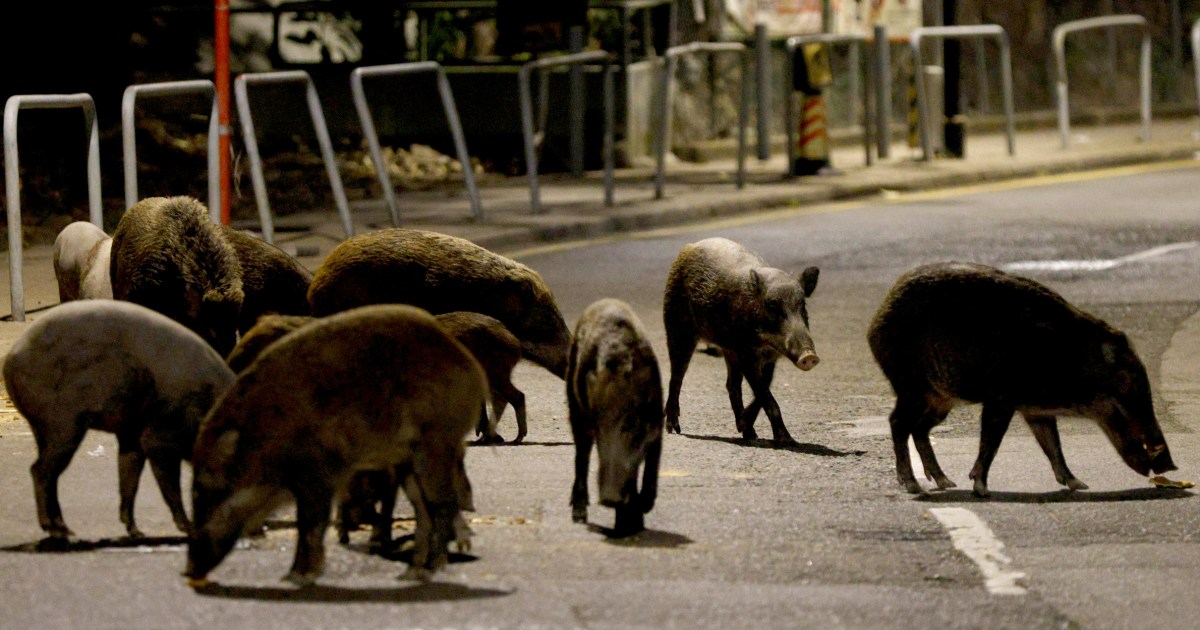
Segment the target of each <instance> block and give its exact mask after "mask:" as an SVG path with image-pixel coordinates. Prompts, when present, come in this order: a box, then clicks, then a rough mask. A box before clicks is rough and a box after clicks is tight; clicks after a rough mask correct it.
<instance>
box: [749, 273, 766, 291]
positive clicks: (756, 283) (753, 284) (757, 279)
mask: <svg viewBox="0 0 1200 630" xmlns="http://www.w3.org/2000/svg"><path fill="white" fill-rule="evenodd" d="M750 289H751V290H753V291H754V294H755V295H762V294H763V291H765V290H766V287H764V286H763V279H762V276H760V275H758V270H757V269H751V270H750Z"/></svg>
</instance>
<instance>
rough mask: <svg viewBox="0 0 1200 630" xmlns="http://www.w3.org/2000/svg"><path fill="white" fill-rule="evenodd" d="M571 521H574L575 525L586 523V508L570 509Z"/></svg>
mask: <svg viewBox="0 0 1200 630" xmlns="http://www.w3.org/2000/svg"><path fill="white" fill-rule="evenodd" d="M571 520H572V521H575V522H576V523H586V522H587V508H586V507H573V508H571Z"/></svg>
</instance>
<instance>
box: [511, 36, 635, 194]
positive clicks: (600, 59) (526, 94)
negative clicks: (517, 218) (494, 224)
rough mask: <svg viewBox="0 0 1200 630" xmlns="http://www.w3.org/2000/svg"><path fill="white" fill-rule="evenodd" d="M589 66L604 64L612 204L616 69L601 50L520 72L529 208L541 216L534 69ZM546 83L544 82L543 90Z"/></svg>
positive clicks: (542, 106)
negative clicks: (614, 81)
mask: <svg viewBox="0 0 1200 630" xmlns="http://www.w3.org/2000/svg"><path fill="white" fill-rule="evenodd" d="M587 64H604V87H603V90H604V146H603V148H602V152H603V154H604V205H606V206H611V205H613V118H614V114H613V73H614V72H615V71H616V69H617V67H616V65H614V64H613V62H612V55H611V54H609V53H607V52H604V51H602V50H589V51H587V52H580V53H572V54H569V55H561V56H557V57H543V58H541V59H535V60H533V61H529V62H526V63H525V64H522V65H521V68H520V69H519V70H517V92H518V96H519V97H520V99H521V136H522V139H523V140H524V142H525V170H526V173H527V174H528V176H529V197H530V206H531V208H532V210H533V212H534V213H541V212H542V211H543V210H542V193H541V189H540V188H538V160H537V146H536V144H537V140H536V139H535V137H534V134H535V131H534V125H533V95H532V94H531V87H530V75H532V74H533V72H534V71H535V70H538V71H544V70H547V69H550V68H556V67H559V66H580V65H587ZM544 86H545V84H544V83H543V87H544ZM546 98H547V95H546V91H545V90H544V89H543V90H542V91H541V93H540V94H539V95H538V105H539V108H538V109H539V111H540V112H541V113H542V114H545V113H546V112H547V109H546Z"/></svg>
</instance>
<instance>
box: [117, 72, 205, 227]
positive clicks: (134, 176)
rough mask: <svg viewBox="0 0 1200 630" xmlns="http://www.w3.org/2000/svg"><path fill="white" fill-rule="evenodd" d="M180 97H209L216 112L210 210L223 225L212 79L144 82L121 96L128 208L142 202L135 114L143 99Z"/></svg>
mask: <svg viewBox="0 0 1200 630" xmlns="http://www.w3.org/2000/svg"><path fill="white" fill-rule="evenodd" d="M179 94H209V95H211V96H212V109H211V110H210V111H209V114H208V211H209V215H210V216H211V217H212V220H213V223H220V222H221V181H220V178H219V175H218V173H219V171H220V164H219V163H218V161H217V160H218V157H219V156H220V153H219V149H217V141H218V136H217V90H216V88H215V87H213V82H212V81H209V80H208V79H198V80H195V81H168V82H165V83H143V84H141V85H131V86H129V87H127V88H125V94H124V95H123V96H122V97H121V153H122V158H123V160H124V166H125V208H126V209H129V207H130V206H132V205H133V204H135V203H137V202H138V183H137V182H138V173H137V133H136V129H135V128H134V115H135V113H136V108H137V99H138V97H139V96H175V95H179Z"/></svg>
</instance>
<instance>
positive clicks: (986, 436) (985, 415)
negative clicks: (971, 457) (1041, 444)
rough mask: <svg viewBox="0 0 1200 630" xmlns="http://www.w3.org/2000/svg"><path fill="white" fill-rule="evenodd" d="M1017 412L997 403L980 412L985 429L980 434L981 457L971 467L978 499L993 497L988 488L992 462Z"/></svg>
mask: <svg viewBox="0 0 1200 630" xmlns="http://www.w3.org/2000/svg"><path fill="white" fill-rule="evenodd" d="M1015 411H1016V410H1015V409H1013V408H1012V407H1007V406H1003V405H997V404H996V403H984V404H983V410H982V411H981V412H980V420H981V422H982V425H983V427H982V430H981V431H980V433H979V457H978V458H977V459H976V460H975V465H974V466H972V467H971V479H972V480H974V481H975V487H974V489H973V492H974V493H975V496H977V497H987V496H991V493H990V492H988V488H987V478H988V470H989V469H991V467H992V460H993V459H995V458H996V451H997V450H999V448H1000V441H1001V440H1003V439H1004V434H1005V433H1006V432H1007V431H1008V423H1009V422H1011V421H1012V415H1013V413H1014V412H1015Z"/></svg>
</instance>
